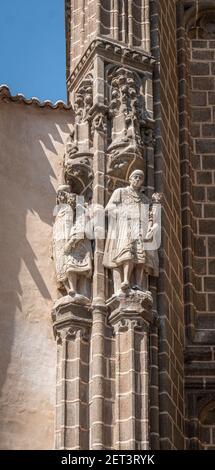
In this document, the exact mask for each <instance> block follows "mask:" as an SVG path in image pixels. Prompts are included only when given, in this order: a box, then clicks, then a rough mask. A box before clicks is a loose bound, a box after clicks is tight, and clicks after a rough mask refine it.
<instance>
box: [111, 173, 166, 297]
mask: <svg viewBox="0 0 215 470" xmlns="http://www.w3.org/2000/svg"><path fill="white" fill-rule="evenodd" d="M129 182H130V186H128V187H126V188H119V189H116V190H115V191H114V192H113V194H112V196H111V198H110V201H109V203H108V205H107V206H106V211H107V212H108V216H109V217H108V219H109V227H108V235H107V240H106V246H105V253H104V261H103V264H104V266H106V267H107V268H109V269H113V280H114V292H115V293H118V292H119V291H120V289H121V290H122V291H126V290H127V289H129V288H130V287H132V288H133V289H137V290H143V289H146V288H147V274H150V275H153V276H158V254H157V251H156V250H151V251H150V250H147V243H149V242H151V241H152V240H153V237H154V231H155V228H157V224H154V217H153V215H154V214H155V208H154V206H153V203H152V204H149V202H150V201H149V199H148V198H147V197H146V196H145V195H144V194H143V192H142V190H141V188H142V186H143V183H144V172H143V171H142V170H135V171H134V172H133V173H132V174H131V175H130V178H129ZM154 202H155V204H156V202H158V199H157V200H155V201H154Z"/></svg>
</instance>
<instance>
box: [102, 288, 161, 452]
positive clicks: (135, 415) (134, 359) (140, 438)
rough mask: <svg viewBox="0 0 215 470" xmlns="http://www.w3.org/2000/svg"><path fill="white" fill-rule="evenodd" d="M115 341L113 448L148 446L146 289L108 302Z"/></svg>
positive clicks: (148, 306) (148, 315)
mask: <svg viewBox="0 0 215 470" xmlns="http://www.w3.org/2000/svg"><path fill="white" fill-rule="evenodd" d="M108 307H109V312H110V314H109V322H110V324H111V325H112V326H113V329H114V334H115V340H116V372H115V384H116V389H115V390H116V391H115V425H114V448H115V449H119V450H122V449H123V450H126V449H148V448H149V359H148V349H149V328H150V324H151V323H152V322H153V320H154V318H153V314H152V297H151V294H150V292H147V291H146V292H141V291H136V292H135V291H129V293H128V294H123V293H122V294H120V295H118V296H113V297H112V298H111V299H110V300H109V301H108Z"/></svg>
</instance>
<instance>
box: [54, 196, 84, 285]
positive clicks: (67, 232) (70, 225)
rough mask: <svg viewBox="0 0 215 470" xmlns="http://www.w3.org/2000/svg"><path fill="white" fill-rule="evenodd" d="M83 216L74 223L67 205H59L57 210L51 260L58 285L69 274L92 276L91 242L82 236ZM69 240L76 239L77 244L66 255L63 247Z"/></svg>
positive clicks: (71, 211)
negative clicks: (54, 267)
mask: <svg viewBox="0 0 215 470" xmlns="http://www.w3.org/2000/svg"><path fill="white" fill-rule="evenodd" d="M84 215H86V214H83V216H81V217H79V218H78V219H77V220H76V221H75V223H74V211H73V210H72V209H71V207H70V206H69V205H68V204H60V205H59V206H58V208H57V214H56V219H55V224H54V228H53V258H54V260H55V266H56V274H57V281H58V283H59V284H62V283H64V282H65V281H66V279H67V274H68V273H69V272H76V273H80V274H84V275H85V276H87V277H90V276H91V274H92V247H91V241H90V240H89V239H87V238H86V237H85V234H84V227H85V225H84V224H85V222H86V220H85V218H84ZM82 218H83V220H82ZM71 239H76V240H77V243H76V245H75V246H74V247H72V248H71V250H70V253H69V254H67V253H65V246H66V244H67V243H68V242H69V240H71Z"/></svg>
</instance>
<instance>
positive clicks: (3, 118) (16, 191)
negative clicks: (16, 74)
mask: <svg viewBox="0 0 215 470" xmlns="http://www.w3.org/2000/svg"><path fill="white" fill-rule="evenodd" d="M0 108H1V113H0V214H1V221H0V253H1V264H0V266H1V273H0V304H1V312H0V334H1V335H3V337H2V339H1V340H0V354H1V367H0V391H1V390H2V387H3V385H4V383H5V379H6V376H7V370H8V365H9V364H10V361H11V348H12V347H13V343H14V333H15V331H14V329H15V325H14V320H15V315H21V317H23V319H25V317H26V312H23V304H22V299H23V296H24V295H26V292H25V290H27V289H29V283H28V282H27V283H26V284H25V282H26V281H25V277H24V279H23V278H22V281H21V282H20V279H19V274H20V270H21V269H25V270H26V268H27V270H28V272H29V273H30V277H31V278H32V279H31V280H33V283H31V286H34V287H33V289H37V290H38V291H39V293H40V294H41V296H42V298H43V299H44V302H46V301H49V300H51V297H52V295H53V292H50V288H49V287H48V285H47V282H46V281H47V279H46V277H47V276H45V278H44V276H43V275H42V274H41V272H40V267H41V265H45V263H46V255H47V257H49V258H50V252H48V253H47V250H48V248H47V247H48V243H49V242H48V241H47V239H45V238H46V232H47V230H48V232H47V233H48V234H49V233H50V228H48V227H45V225H44V224H46V225H48V226H52V224H53V208H54V205H55V187H54V186H56V185H57V179H58V178H59V176H60V172H61V165H62V155H63V148H64V141H65V137H66V135H68V133H69V132H70V128H69V125H68V123H69V122H71V121H72V115H71V111H64V110H62V111H60V110H46V109H40V108H37V107H34V106H32V107H27V106H26V105H19V104H12V103H9V104H8V103H0ZM59 152H60V154H59ZM32 215H33V216H35V217H36V218H37V219H38V218H39V219H40V221H41V227H42V229H41V233H35V231H34V227H35V225H34V224H33V226H32V228H31V221H32ZM37 226H40V225H39V221H38V223H37ZM27 227H28V232H27ZM44 227H45V228H44ZM40 238H41V250H39V253H40V254H39V257H40V258H42V259H39V260H38V250H37V254H36V253H35V252H34V249H33V248H32V246H31V245H33V246H36V245H37V243H38V241H37V240H39V239H40ZM24 265H25V266H24ZM43 315H44V312H43ZM21 320H22V319H21ZM15 354H17V351H15Z"/></svg>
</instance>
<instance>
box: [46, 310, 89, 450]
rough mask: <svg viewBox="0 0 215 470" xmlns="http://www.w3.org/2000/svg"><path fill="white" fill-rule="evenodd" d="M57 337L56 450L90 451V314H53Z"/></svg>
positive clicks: (64, 311)
mask: <svg viewBox="0 0 215 470" xmlns="http://www.w3.org/2000/svg"><path fill="white" fill-rule="evenodd" d="M53 321H54V332H55V335H56V337H57V393H56V423H55V428H56V439H55V448H56V449H69V450H70V449H72V450H83V449H88V448H89V400H88V393H89V341H90V328H91V320H90V312H89V309H88V308H87V307H86V306H80V305H77V304H72V303H70V304H67V305H65V306H62V305H61V306H58V307H56V308H55V309H54V311H53Z"/></svg>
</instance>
